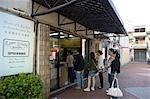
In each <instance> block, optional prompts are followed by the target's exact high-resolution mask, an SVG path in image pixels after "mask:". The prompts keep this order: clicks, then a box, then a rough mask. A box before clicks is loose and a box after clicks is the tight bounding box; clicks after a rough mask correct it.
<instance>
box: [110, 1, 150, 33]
mask: <svg viewBox="0 0 150 99" xmlns="http://www.w3.org/2000/svg"><path fill="white" fill-rule="evenodd" d="M112 1H113V3H114V5H115V7H116V9H117V11H118V13H119V15H120V17H121V19H122V20H123V22H124V26H125V28H126V30H127V31H130V30H132V28H133V26H140V25H150V11H149V10H150V0H112Z"/></svg>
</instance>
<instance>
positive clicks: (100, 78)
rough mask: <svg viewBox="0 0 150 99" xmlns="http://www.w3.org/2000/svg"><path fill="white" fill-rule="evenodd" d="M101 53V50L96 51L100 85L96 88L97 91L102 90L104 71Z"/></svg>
mask: <svg viewBox="0 0 150 99" xmlns="http://www.w3.org/2000/svg"><path fill="white" fill-rule="evenodd" d="M102 55H103V52H102V51H101V50H98V68H99V70H98V72H99V80H100V85H99V86H98V88H99V89H102V88H103V72H104V71H105V68H104V62H103V61H104V59H103V56H102Z"/></svg>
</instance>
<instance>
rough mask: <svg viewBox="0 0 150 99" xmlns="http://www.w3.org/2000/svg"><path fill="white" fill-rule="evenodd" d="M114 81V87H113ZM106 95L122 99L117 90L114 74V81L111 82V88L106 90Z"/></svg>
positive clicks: (118, 89) (120, 92) (119, 91)
mask: <svg viewBox="0 0 150 99" xmlns="http://www.w3.org/2000/svg"><path fill="white" fill-rule="evenodd" d="M115 81H116V85H117V86H116V87H114V84H115ZM107 95H110V96H113V97H123V93H122V91H121V90H120V88H119V84H118V79H117V74H116V73H115V75H114V79H113V81H112V85H111V88H109V89H108V93H107Z"/></svg>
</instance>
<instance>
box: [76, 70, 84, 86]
mask: <svg viewBox="0 0 150 99" xmlns="http://www.w3.org/2000/svg"><path fill="white" fill-rule="evenodd" d="M83 74H84V72H83V71H76V78H77V86H78V87H80V88H82V87H84V81H83V80H84V79H83Z"/></svg>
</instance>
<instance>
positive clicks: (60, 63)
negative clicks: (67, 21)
mask: <svg viewBox="0 0 150 99" xmlns="http://www.w3.org/2000/svg"><path fill="white" fill-rule="evenodd" d="M49 37H50V39H49V42H50V43H49V44H50V58H49V64H50V74H51V78H50V90H51V91H53V90H56V89H59V88H61V87H64V86H66V85H68V84H70V82H69V79H68V76H69V75H68V68H67V66H66V58H67V51H68V50H71V52H72V53H73V54H74V52H75V50H77V49H81V45H82V43H81V42H82V39H81V38H79V37H76V36H73V35H70V34H66V33H64V32H60V31H56V30H53V29H51V33H50V34H49Z"/></svg>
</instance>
